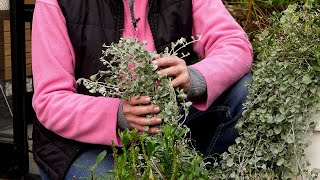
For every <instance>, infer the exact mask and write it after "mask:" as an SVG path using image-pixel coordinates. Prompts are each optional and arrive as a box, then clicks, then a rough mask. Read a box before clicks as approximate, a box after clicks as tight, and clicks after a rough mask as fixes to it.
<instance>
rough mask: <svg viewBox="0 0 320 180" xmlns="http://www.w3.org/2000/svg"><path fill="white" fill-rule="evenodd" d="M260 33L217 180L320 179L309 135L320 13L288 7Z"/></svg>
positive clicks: (317, 97)
mask: <svg viewBox="0 0 320 180" xmlns="http://www.w3.org/2000/svg"><path fill="white" fill-rule="evenodd" d="M271 20H272V23H271V25H270V27H268V28H266V29H264V30H262V31H261V33H259V34H258V35H257V40H256V42H255V50H256V52H257V54H258V56H257V62H256V63H255V65H254V68H253V81H252V83H251V84H250V85H249V87H250V90H249V95H248V99H247V101H246V103H245V104H244V107H245V110H244V113H243V118H242V119H240V121H239V122H238V124H237V128H238V130H239V134H240V135H239V137H238V138H237V139H236V144H235V145H233V146H231V147H229V152H226V153H224V154H223V155H222V159H223V160H222V162H220V166H219V171H218V172H220V173H218V174H217V175H216V177H217V178H218V179H291V178H294V177H298V176H301V177H303V178H302V179H317V178H318V174H319V169H314V170H313V171H309V170H308V166H309V165H310V164H309V162H308V161H307V160H306V158H305V150H306V148H307V147H308V146H309V145H310V142H309V141H307V140H306V137H308V136H310V135H311V134H312V133H313V130H314V127H315V122H314V121H313V120H311V119H310V116H311V115H313V114H315V113H319V109H320V107H319V105H320V10H319V6H318V8H316V7H312V6H310V5H309V4H305V5H303V6H302V5H296V4H294V5H290V6H289V7H288V8H287V10H285V11H284V12H282V13H281V14H275V16H274V17H273V18H272V19H271Z"/></svg>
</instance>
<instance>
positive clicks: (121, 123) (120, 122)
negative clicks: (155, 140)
mask: <svg viewBox="0 0 320 180" xmlns="http://www.w3.org/2000/svg"><path fill="white" fill-rule="evenodd" d="M117 126H118V127H119V128H120V129H127V128H128V129H132V127H131V126H130V124H129V123H128V121H127V119H126V117H125V116H124V113H123V109H122V103H120V105H119V109H118V118H117Z"/></svg>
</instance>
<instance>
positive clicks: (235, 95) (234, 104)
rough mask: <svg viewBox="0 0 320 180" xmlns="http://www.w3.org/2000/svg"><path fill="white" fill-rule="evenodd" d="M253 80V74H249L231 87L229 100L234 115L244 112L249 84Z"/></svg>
mask: <svg viewBox="0 0 320 180" xmlns="http://www.w3.org/2000/svg"><path fill="white" fill-rule="evenodd" d="M251 81H252V75H251V74H247V75H245V76H243V77H242V78H241V79H240V80H239V81H238V82H236V83H235V84H234V85H233V86H231V87H230V89H229V93H228V98H227V101H228V104H229V107H230V110H231V114H233V115H234V116H236V115H237V114H238V113H242V111H243V103H245V101H246V99H247V96H248V91H249V89H248V84H249V83H250V82H251ZM234 116H233V117H234Z"/></svg>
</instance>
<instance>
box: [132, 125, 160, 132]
mask: <svg viewBox="0 0 320 180" xmlns="http://www.w3.org/2000/svg"><path fill="white" fill-rule="evenodd" d="M131 126H132V127H133V128H136V129H138V130H139V131H142V132H147V133H150V134H155V133H157V132H159V130H160V129H159V128H158V127H148V128H149V129H148V130H147V131H146V126H141V125H139V124H134V123H133V124H132V125H131Z"/></svg>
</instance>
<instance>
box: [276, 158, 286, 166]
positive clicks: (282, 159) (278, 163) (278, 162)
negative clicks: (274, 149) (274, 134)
mask: <svg viewBox="0 0 320 180" xmlns="http://www.w3.org/2000/svg"><path fill="white" fill-rule="evenodd" d="M283 163H284V158H281V159H279V160H278V161H277V165H278V166H281V165H282V164H283Z"/></svg>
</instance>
